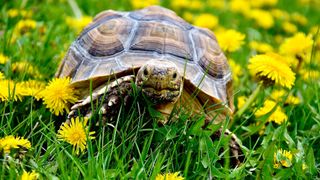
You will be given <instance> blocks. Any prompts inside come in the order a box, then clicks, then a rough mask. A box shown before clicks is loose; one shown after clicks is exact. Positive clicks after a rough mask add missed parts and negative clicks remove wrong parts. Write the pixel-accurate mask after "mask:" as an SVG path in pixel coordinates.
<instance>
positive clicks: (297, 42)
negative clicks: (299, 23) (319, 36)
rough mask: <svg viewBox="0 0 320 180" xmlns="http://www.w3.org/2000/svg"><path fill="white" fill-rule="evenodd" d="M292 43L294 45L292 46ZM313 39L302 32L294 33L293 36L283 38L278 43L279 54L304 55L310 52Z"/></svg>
mask: <svg viewBox="0 0 320 180" xmlns="http://www.w3.org/2000/svg"><path fill="white" fill-rule="evenodd" d="M293 44H294V46H293ZM312 44H313V40H312V37H311V36H306V35H305V34H304V33H301V32H299V33H296V34H295V35H294V36H293V37H290V38H287V39H285V41H284V42H283V43H282V44H281V45H280V47H279V50H280V53H281V54H285V55H292V56H300V57H302V58H303V57H305V55H306V54H307V53H310V52H311V49H312Z"/></svg>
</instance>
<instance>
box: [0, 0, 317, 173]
mask: <svg viewBox="0 0 320 180" xmlns="http://www.w3.org/2000/svg"><path fill="white" fill-rule="evenodd" d="M72 3H75V4H76V7H77V6H78V7H79V10H80V12H81V13H82V14H83V15H89V16H94V15H96V14H97V13H99V12H100V11H102V10H106V9H114V10H119V11H124V10H126V11H129V10H132V9H133V7H132V6H131V5H130V2H129V1H124V0H122V1H99V0H93V1H85V0H81V1H80V0H78V1H72V0H71V1H63V0H60V1H50V0H48V1H27V0H26V1H6V0H5V1H1V2H0V11H1V12H0V52H1V53H2V54H4V55H6V56H8V57H9V59H10V60H9V61H8V62H7V63H5V64H0V71H1V72H3V74H4V75H5V78H6V79H12V80H14V81H15V82H20V81H26V80H28V79H37V80H40V81H43V82H49V80H51V79H52V78H53V76H54V74H55V72H56V69H57V67H58V65H59V63H60V61H61V60H62V58H63V56H64V55H65V53H66V52H67V49H68V47H69V46H70V44H71V43H72V42H73V41H74V40H75V38H76V37H77V34H78V31H77V29H74V28H73V27H70V25H67V23H66V16H71V17H73V16H75V15H76V14H77V13H79V12H78V10H77V8H74V6H72ZM203 3H204V2H203ZM312 3H314V4H312ZM161 4H162V5H163V6H165V7H171V5H170V1H166V0H165V1H162V2H161ZM316 4H317V2H316V1H310V2H309V4H306V5H301V4H299V1H293V2H291V1H290V3H289V4H288V1H286V0H279V2H278V4H277V5H276V7H277V8H279V9H282V10H284V11H285V12H287V13H289V14H292V13H294V12H299V13H300V14H302V15H303V16H305V17H306V18H307V20H308V24H307V25H297V28H298V31H299V32H304V33H306V34H308V33H309V32H310V31H311V28H312V27H314V26H315V27H317V28H318V31H319V20H320V19H319V17H318V16H317V12H319V8H318V7H319V6H316ZM13 8H15V9H19V10H18V12H22V10H28V11H32V12H33V14H32V15H31V16H30V17H29V18H30V19H33V20H35V21H36V22H37V25H36V27H35V28H31V29H25V31H26V32H20V33H18V36H17V38H16V40H15V41H13V42H11V41H12V39H13V38H15V36H16V35H17V32H15V30H14V29H15V26H16V24H17V23H18V22H20V21H21V20H22V19H25V18H24V17H21V16H17V17H14V18H12V17H9V16H8V12H9V10H10V9H13ZM171 8H172V7H171ZM190 8H191V7H190ZM176 11H177V13H178V14H179V15H183V14H184V12H185V11H188V12H191V13H192V14H193V15H194V16H196V15H198V14H201V13H204V12H207V13H211V14H214V15H216V16H217V17H219V25H220V26H223V27H226V28H232V29H236V30H237V31H239V32H241V33H243V34H245V35H246V39H245V42H244V44H243V45H242V47H241V49H239V50H237V51H235V52H227V53H226V55H227V57H228V58H230V59H231V58H232V59H234V60H236V63H238V64H239V65H240V67H241V71H242V72H243V73H242V75H241V77H238V78H239V81H238V82H237V83H235V85H234V91H235V101H236V103H235V104H237V103H238V101H239V100H238V97H240V96H243V95H244V96H247V97H248V96H249V95H250V94H251V93H252V92H253V91H254V89H255V88H256V87H257V83H256V82H255V81H254V80H253V78H252V77H251V76H250V74H249V73H248V72H247V71H248V70H247V64H248V59H249V58H250V57H251V56H252V55H254V54H255V53H257V52H256V51H254V50H253V49H252V48H250V47H249V43H250V42H251V41H253V40H258V41H262V42H267V43H269V44H271V45H272V46H273V48H274V49H277V48H278V47H279V44H280V43H281V42H283V41H284V38H286V37H291V36H292V35H293V34H290V33H287V32H285V31H284V30H283V29H282V28H281V26H282V23H283V22H284V21H282V20H276V21H275V24H274V26H273V27H271V28H269V29H264V28H261V27H259V26H258V25H257V24H256V23H255V22H254V21H252V20H249V19H247V18H245V17H244V16H243V15H241V14H239V13H234V12H231V10H230V8H228V7H226V8H222V9H221V8H213V7H211V6H203V7H202V8H196V9H191V10H189V9H188V8H186V9H185V10H183V9H180V10H176ZM217 29H218V28H216V29H215V30H217ZM215 30H214V31H215ZM217 31H218V30H217ZM277 35H280V36H279V38H280V39H281V37H282V40H281V41H280V42H277V40H276V38H275V37H277ZM316 38H317V36H313V39H314V40H315V41H316ZM312 52H313V56H311V60H310V61H306V62H305V64H304V66H305V67H308V68H309V69H314V70H317V71H318V72H319V68H320V65H319V62H320V61H319V58H320V56H319V55H320V50H319V44H318V45H317V44H316V43H314V47H313V51H312ZM21 61H26V62H28V63H29V67H30V66H31V67H33V68H34V69H33V70H29V69H28V67H27V68H25V69H23V68H22V69H20V70H19V69H13V66H14V63H16V62H21ZM35 69H37V71H39V73H38V74H37V73H35V72H36V70H35ZM39 74H40V75H39ZM319 88H320V84H319V76H318V77H316V78H308V79H305V78H303V74H302V73H300V72H296V81H295V85H294V87H293V88H292V89H291V90H290V93H292V94H294V95H295V96H297V97H299V98H300V100H301V101H300V103H299V104H298V105H288V104H286V103H284V100H282V101H278V102H277V103H278V104H279V106H280V107H281V108H282V109H283V111H284V112H285V114H286V115H287V117H288V120H287V121H286V122H284V123H282V124H281V125H278V124H275V123H270V122H268V123H267V121H268V117H269V116H270V114H271V113H267V114H266V115H264V116H262V117H259V118H256V117H255V115H254V113H255V111H256V108H258V107H262V106H263V103H264V102H265V101H266V99H267V98H268V97H269V96H270V94H271V93H272V92H273V91H274V90H276V89H277V87H269V88H265V89H264V90H263V91H260V93H259V94H258V98H257V99H256V100H255V104H254V105H253V106H251V107H250V108H249V109H247V110H246V111H245V112H244V113H243V115H242V116H241V117H240V118H238V119H234V120H233V121H234V124H233V125H232V127H231V129H230V130H231V131H232V132H234V133H235V134H236V135H237V136H238V137H239V138H240V139H241V141H242V144H243V151H244V152H245V160H244V162H243V163H242V164H241V165H240V166H238V167H232V166H231V165H230V164H229V162H230V159H229V157H228V152H227V151H224V150H223V149H226V147H227V144H228V140H229V138H228V137H221V138H219V139H217V140H215V141H213V140H212V138H211V137H210V135H211V134H212V133H213V131H214V130H212V131H208V130H204V129H202V123H203V122H204V116H203V115H194V116H192V117H191V116H190V114H188V112H184V111H182V112H179V113H178V114H176V115H175V116H174V119H176V120H175V121H173V122H170V123H168V124H166V125H164V126H159V125H158V124H157V123H156V121H155V119H156V118H155V117H156V115H157V114H156V112H155V110H154V109H153V108H152V107H150V106H149V105H145V106H144V105H143V104H144V103H142V104H141V103H140V104H139V103H138V102H139V101H140V100H139V97H138V99H137V100H138V101H134V103H133V104H132V106H131V107H130V108H123V107H122V108H121V110H120V112H119V115H118V117H117V118H116V119H115V120H114V122H112V123H110V124H108V125H106V126H99V127H98V128H95V129H94V130H95V131H96V138H95V139H94V140H89V141H88V148H87V151H86V152H85V153H82V154H80V155H76V154H75V153H74V152H73V151H72V146H71V145H69V144H68V143H66V142H62V141H59V140H58V139H57V137H56V134H57V131H58V129H59V127H60V125H61V123H62V122H64V121H65V119H66V115H67V114H66V113H65V114H63V115H60V116H55V115H53V114H52V113H51V112H50V111H49V110H48V109H46V107H45V106H44V105H43V102H42V100H40V101H38V100H36V99H35V98H34V97H31V96H29V97H23V98H21V100H18V101H15V100H13V99H9V100H6V101H0V121H1V122H0V137H1V138H2V137H5V136H8V135H15V136H20V137H24V138H26V139H28V140H29V141H30V142H31V144H32V148H31V149H30V150H28V151H24V150H22V151H21V150H18V151H19V152H11V153H10V156H5V155H4V154H1V155H0V161H1V165H0V178H1V179H17V177H20V176H21V175H22V173H23V170H25V171H28V172H31V171H32V170H35V171H36V172H37V173H39V174H40V178H42V179H56V178H59V179H109V178H110V179H112V178H114V179H154V178H155V177H156V176H157V174H159V173H166V172H180V175H181V176H183V177H185V178H187V179H208V178H214V179H218V178H221V179H244V178H245V179H271V178H275V179H314V178H317V177H319V176H320V164H319V163H320V151H319V143H320V134H319V130H320V102H319V99H320V97H319V96H320V90H319ZM0 89H2V87H0ZM2 90H4V91H6V89H2ZM0 100H1V99H0ZM100 118H101V117H98V116H96V117H94V118H93V120H92V122H95V121H99V119H100ZM257 122H260V125H257V124H256V123H257ZM228 124H229V122H228V121H226V122H225V127H226V126H227V125H228ZM264 126H265V127H264ZM217 128H218V126H217V127H216V126H213V127H212V129H217ZM262 128H265V129H264V132H263V134H259V131H260V130H261V129H262ZM280 148H281V149H284V150H288V151H290V152H291V153H292V154H293V159H292V160H291V161H290V163H291V164H292V165H291V166H290V167H284V166H281V165H280V168H274V164H275V162H274V154H275V153H277V150H279V149H280ZM18 156H20V157H18ZM303 167H306V168H303Z"/></svg>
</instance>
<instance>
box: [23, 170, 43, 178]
mask: <svg viewBox="0 0 320 180" xmlns="http://www.w3.org/2000/svg"><path fill="white" fill-rule="evenodd" d="M38 178H39V174H38V173H36V172H35V171H32V172H27V171H23V174H22V176H21V180H36V179H38Z"/></svg>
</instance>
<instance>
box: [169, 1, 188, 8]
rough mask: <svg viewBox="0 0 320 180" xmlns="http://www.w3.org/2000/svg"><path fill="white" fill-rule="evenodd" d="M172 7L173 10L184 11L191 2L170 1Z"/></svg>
mask: <svg viewBox="0 0 320 180" xmlns="http://www.w3.org/2000/svg"><path fill="white" fill-rule="evenodd" d="M170 2H171V3H170V4H171V7H172V8H173V9H183V8H187V7H188V5H189V4H190V0H180V1H170Z"/></svg>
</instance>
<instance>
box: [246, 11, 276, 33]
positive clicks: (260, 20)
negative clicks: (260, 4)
mask: <svg viewBox="0 0 320 180" xmlns="http://www.w3.org/2000/svg"><path fill="white" fill-rule="evenodd" d="M247 17H248V18H251V19H253V20H255V22H256V24H257V25H258V26H260V27H262V28H264V29H270V28H271V27H273V25H274V19H273V17H272V15H271V13H270V12H268V11H265V10H261V9H253V10H251V11H250V13H248V15H247Z"/></svg>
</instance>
